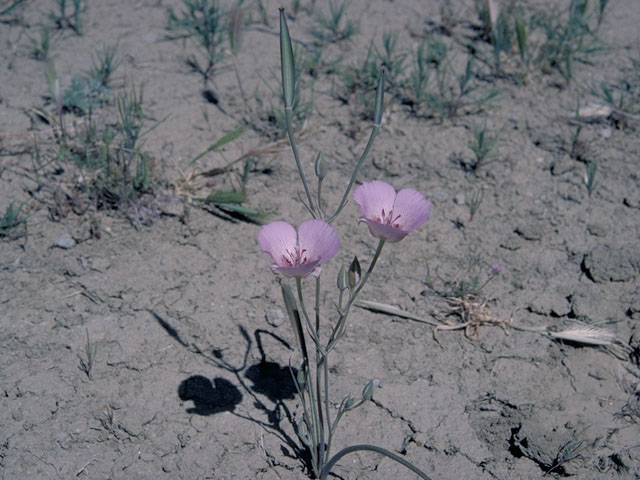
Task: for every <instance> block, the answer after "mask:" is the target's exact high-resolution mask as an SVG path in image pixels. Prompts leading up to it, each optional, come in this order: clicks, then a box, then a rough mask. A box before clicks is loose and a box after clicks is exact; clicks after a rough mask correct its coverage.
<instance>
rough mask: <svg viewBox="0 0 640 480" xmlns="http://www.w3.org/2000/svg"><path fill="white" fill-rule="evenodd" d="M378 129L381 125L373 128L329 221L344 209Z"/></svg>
mask: <svg viewBox="0 0 640 480" xmlns="http://www.w3.org/2000/svg"><path fill="white" fill-rule="evenodd" d="M378 130H380V125H374V126H373V129H372V130H371V135H370V136H369V141H368V142H367V146H366V147H365V149H364V152H362V156H361V157H360V160H358V163H357V164H356V168H355V169H354V170H353V173H352V174H351V179H350V180H349V185H348V186H347V189H346V190H345V191H344V195H343V196H342V200H340V204H339V205H338V208H337V209H336V211H335V213H334V214H333V215H331V217H329V219H328V220H327V223H331V222H333V221H334V220H335V218H336V217H337V216H338V214H339V213H340V212H341V211H342V209H343V208H344V206H345V204H346V203H347V197H348V196H349V192H350V191H351V187H353V183H354V182H355V181H356V177H357V176H358V171H359V170H360V167H361V166H362V163H363V162H364V160H365V158H367V155H368V154H369V150H371V147H372V146H373V141H374V140H375V138H376V135H378Z"/></svg>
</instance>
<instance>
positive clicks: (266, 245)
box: [258, 222, 297, 267]
mask: <svg viewBox="0 0 640 480" xmlns="http://www.w3.org/2000/svg"><path fill="white" fill-rule="evenodd" d="M258 243H259V244H260V248H262V251H263V252H265V253H268V254H269V255H271V257H272V258H273V260H274V262H276V265H277V266H278V267H284V266H287V264H286V263H285V262H284V258H285V257H286V258H288V256H289V254H288V252H287V250H288V251H289V252H294V251H295V249H296V246H297V235H296V230H295V228H293V227H292V226H291V225H289V224H288V223H287V222H272V223H269V224H267V225H265V226H264V227H262V228H261V229H260V231H259V232H258Z"/></svg>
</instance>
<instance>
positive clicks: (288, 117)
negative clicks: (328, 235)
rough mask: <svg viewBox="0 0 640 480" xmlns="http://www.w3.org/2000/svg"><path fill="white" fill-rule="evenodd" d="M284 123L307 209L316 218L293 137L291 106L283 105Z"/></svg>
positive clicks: (315, 211)
mask: <svg viewBox="0 0 640 480" xmlns="http://www.w3.org/2000/svg"><path fill="white" fill-rule="evenodd" d="M284 113H285V123H286V124H287V134H288V135H289V143H291V150H292V151H293V157H294V158H295V160H296V166H297V167H298V175H300V180H301V181H302V186H303V187H304V193H305V194H306V195H307V202H309V205H308V207H309V211H310V212H311V215H312V216H313V218H318V214H317V210H316V207H315V206H314V202H313V197H312V196H311V191H310V190H309V185H307V178H306V177H305V176H304V170H303V169H302V163H301V162H300V154H299V153H298V145H297V144H296V141H295V138H294V137H293V125H292V120H293V119H292V117H293V107H285V108H284Z"/></svg>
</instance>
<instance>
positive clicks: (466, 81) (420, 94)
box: [400, 41, 498, 120]
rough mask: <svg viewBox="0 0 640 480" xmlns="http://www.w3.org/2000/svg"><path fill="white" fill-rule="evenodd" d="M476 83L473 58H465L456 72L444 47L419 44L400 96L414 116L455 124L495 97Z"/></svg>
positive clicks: (437, 42) (436, 42)
mask: <svg viewBox="0 0 640 480" xmlns="http://www.w3.org/2000/svg"><path fill="white" fill-rule="evenodd" d="M476 80H477V74H476V71H475V67H474V57H473V56H471V55H469V56H467V59H466V62H465V63H464V68H463V69H462V70H461V71H459V70H457V69H456V68H455V67H454V62H453V59H452V58H450V56H449V52H448V50H447V48H446V45H445V44H444V43H442V42H439V41H431V42H429V43H427V44H426V46H425V44H424V43H421V44H420V45H419V46H418V49H417V50H416V53H415V56H414V61H413V65H412V70H411V71H410V73H409V77H408V80H405V81H404V82H403V83H402V86H401V88H400V96H401V99H402V101H403V103H405V104H407V105H409V106H410V107H411V109H412V112H413V113H414V114H416V115H426V116H434V117H438V118H440V119H450V120H454V119H455V118H457V117H458V116H460V115H461V114H463V113H464V112H466V111H468V110H470V109H473V110H478V109H482V108H483V107H484V106H485V105H486V104H487V103H488V102H489V101H490V100H491V99H492V98H493V97H495V96H496V95H497V94H498V91H497V90H494V89H491V90H480V89H479V84H478V83H477V81H476Z"/></svg>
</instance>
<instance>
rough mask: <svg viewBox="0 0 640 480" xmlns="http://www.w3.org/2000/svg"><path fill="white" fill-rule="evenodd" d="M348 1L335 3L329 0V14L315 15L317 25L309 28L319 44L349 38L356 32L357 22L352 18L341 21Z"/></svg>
mask: <svg viewBox="0 0 640 480" xmlns="http://www.w3.org/2000/svg"><path fill="white" fill-rule="evenodd" d="M347 7H348V2H347V1H346V0H345V1H343V2H342V3H340V4H337V3H336V2H334V1H333V0H331V1H329V15H328V16H325V15H323V14H319V15H318V16H317V17H316V19H315V20H316V24H317V26H316V27H314V28H313V29H312V30H311V34H312V35H313V37H314V38H315V39H316V41H317V42H318V43H320V44H327V43H336V42H340V41H343V40H347V39H349V38H351V37H352V36H353V35H355V34H356V33H358V24H357V22H355V21H353V20H347V21H346V22H343V19H344V14H345V12H346V10H347Z"/></svg>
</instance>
